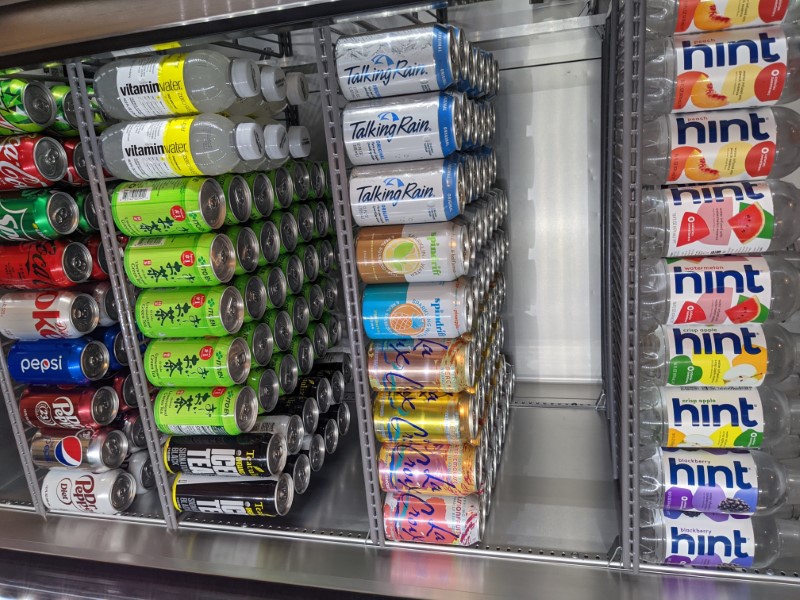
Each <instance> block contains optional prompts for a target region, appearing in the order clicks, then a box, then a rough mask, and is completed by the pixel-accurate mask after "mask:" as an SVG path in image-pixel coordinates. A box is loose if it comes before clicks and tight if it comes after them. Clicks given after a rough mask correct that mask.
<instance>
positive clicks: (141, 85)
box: [117, 54, 199, 117]
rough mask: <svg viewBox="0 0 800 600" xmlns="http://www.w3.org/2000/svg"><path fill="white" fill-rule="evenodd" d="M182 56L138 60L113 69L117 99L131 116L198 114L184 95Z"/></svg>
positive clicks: (183, 55) (171, 55)
mask: <svg viewBox="0 0 800 600" xmlns="http://www.w3.org/2000/svg"><path fill="white" fill-rule="evenodd" d="M186 56H187V55H186V54H170V55H169V56H164V57H158V58H138V59H134V60H132V61H131V64H130V65H129V66H127V67H119V68H118V69H117V92H118V94H119V100H120V102H122V105H123V106H124V107H125V110H126V111H128V113H130V114H131V115H132V116H134V117H158V116H161V115H168V114H173V115H187V114H194V113H197V112H199V111H198V110H197V108H195V106H194V104H192V101H191V100H190V99H189V95H188V94H187V92H186V88H185V86H184V83H185V82H184V80H183V67H184V64H185V63H186Z"/></svg>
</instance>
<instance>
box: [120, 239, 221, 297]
mask: <svg viewBox="0 0 800 600" xmlns="http://www.w3.org/2000/svg"><path fill="white" fill-rule="evenodd" d="M124 262H125V273H126V274H127V275H128V279H130V280H131V282H132V283H133V284H134V285H135V286H136V287H140V288H157V287H191V286H208V285H217V284H220V283H227V282H228V281H230V280H231V279H232V278H233V276H234V273H235V271H236V251H235V250H234V248H233V244H232V243H231V240H230V238H228V236H226V235H225V234H222V233H197V234H192V235H174V236H166V237H147V238H134V239H132V240H131V242H130V243H129V244H128V245H127V247H126V248H125V261H124Z"/></svg>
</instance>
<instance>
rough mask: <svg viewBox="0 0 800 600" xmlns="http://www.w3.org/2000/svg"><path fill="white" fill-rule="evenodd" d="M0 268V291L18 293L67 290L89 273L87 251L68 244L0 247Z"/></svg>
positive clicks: (25, 244)
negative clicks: (10, 290) (5, 290)
mask: <svg viewBox="0 0 800 600" xmlns="http://www.w3.org/2000/svg"><path fill="white" fill-rule="evenodd" d="M0 264H2V267H0V287H5V288H12V289H20V290H28V289H50V288H65V287H71V286H73V285H75V284H76V283H81V282H83V281H86V280H87V279H88V278H89V275H90V274H91V272H92V256H91V254H90V253H89V250H88V249H87V248H86V246H84V245H83V244H80V243H78V242H70V241H68V240H40V241H35V242H23V243H21V244H4V245H0Z"/></svg>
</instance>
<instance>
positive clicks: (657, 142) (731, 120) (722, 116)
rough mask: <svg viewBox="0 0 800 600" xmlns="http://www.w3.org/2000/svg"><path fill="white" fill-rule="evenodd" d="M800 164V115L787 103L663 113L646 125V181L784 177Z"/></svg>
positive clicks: (741, 179)
mask: <svg viewBox="0 0 800 600" xmlns="http://www.w3.org/2000/svg"><path fill="white" fill-rule="evenodd" d="M798 166H800V115H798V114H797V113H796V112H794V111H792V110H789V109H788V108H784V107H782V106H775V107H763V108H749V109H737V110H723V111H713V112H697V113H681V114H671V115H663V116H661V117H658V118H656V119H653V120H651V121H647V122H646V123H644V125H643V127H642V174H641V177H642V183H643V184H644V185H665V184H673V183H680V184H684V183H712V182H720V181H750V180H756V179H766V178H768V177H770V178H773V179H780V178H781V177H784V176H786V175H788V174H789V173H791V172H792V171H794V170H795V169H797V167H798Z"/></svg>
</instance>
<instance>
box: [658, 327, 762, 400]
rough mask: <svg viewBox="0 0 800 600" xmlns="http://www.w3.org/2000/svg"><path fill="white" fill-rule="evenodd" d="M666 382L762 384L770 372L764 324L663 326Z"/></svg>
mask: <svg viewBox="0 0 800 600" xmlns="http://www.w3.org/2000/svg"><path fill="white" fill-rule="evenodd" d="M662 332H663V335H664V340H665V342H666V346H667V348H666V349H667V357H666V358H667V363H668V365H667V368H668V370H667V385H671V386H694V387H700V386H711V387H748V386H753V387H755V386H759V385H761V384H762V383H763V381H764V376H765V375H766V373H767V363H768V356H767V338H766V336H765V335H764V330H763V329H762V327H761V325H747V326H735V325H717V326H707V327H704V326H698V325H664V326H662Z"/></svg>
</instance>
